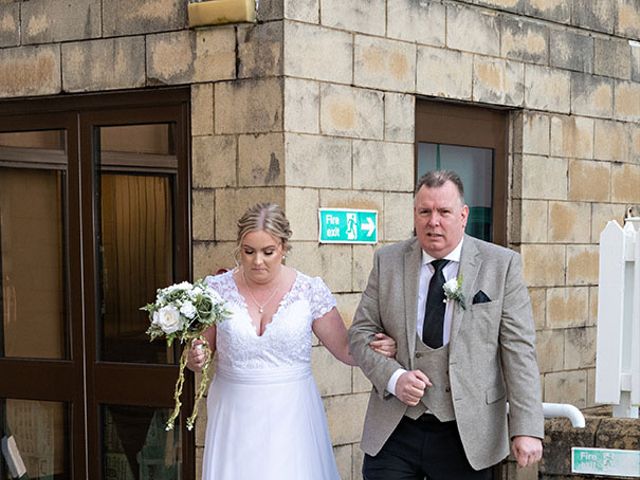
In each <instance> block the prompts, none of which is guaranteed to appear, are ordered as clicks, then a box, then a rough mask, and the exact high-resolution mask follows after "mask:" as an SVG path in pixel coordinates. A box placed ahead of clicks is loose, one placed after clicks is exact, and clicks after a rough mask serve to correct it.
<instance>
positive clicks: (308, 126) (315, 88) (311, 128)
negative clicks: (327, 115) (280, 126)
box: [284, 77, 320, 133]
mask: <svg viewBox="0 0 640 480" xmlns="http://www.w3.org/2000/svg"><path fill="white" fill-rule="evenodd" d="M284 104H285V106H286V107H285V109H284V129H285V131H286V132H299V133H320V85H319V84H318V82H314V81H312V80H302V79H298V78H289V77H287V78H285V79H284Z"/></svg>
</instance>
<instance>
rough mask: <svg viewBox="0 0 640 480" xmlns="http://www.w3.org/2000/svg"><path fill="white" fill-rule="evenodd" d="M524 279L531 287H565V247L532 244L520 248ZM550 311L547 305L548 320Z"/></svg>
mask: <svg viewBox="0 0 640 480" xmlns="http://www.w3.org/2000/svg"><path fill="white" fill-rule="evenodd" d="M520 253H521V254H522V261H523V265H524V279H525V282H526V283H527V285H528V286H530V287H547V286H556V285H564V274H565V271H564V265H565V247H564V245H549V244H531V245H526V244H525V245H522V246H521V248H520ZM548 317H549V310H548V304H547V319H548Z"/></svg>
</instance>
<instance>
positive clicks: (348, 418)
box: [324, 393, 369, 445]
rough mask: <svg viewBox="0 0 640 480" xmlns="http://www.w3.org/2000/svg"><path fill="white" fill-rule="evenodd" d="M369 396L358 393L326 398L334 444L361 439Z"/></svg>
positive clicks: (325, 403)
mask: <svg viewBox="0 0 640 480" xmlns="http://www.w3.org/2000/svg"><path fill="white" fill-rule="evenodd" d="M368 398H369V395H368V394H366V393H357V394H353V395H339V396H335V397H329V398H325V399H324V406H325V409H326V411H327V421H328V423H329V433H330V434H331V438H332V440H333V443H334V444H336V445H342V444H345V443H354V442H358V441H360V436H361V435H362V426H363V424H364V414H365V411H366V407H367V401H368Z"/></svg>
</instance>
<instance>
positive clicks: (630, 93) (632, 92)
mask: <svg viewBox="0 0 640 480" xmlns="http://www.w3.org/2000/svg"><path fill="white" fill-rule="evenodd" d="M614 116H615V118H617V119H618V120H626V121H629V122H639V121H640V83H636V82H616V84H615V104H614Z"/></svg>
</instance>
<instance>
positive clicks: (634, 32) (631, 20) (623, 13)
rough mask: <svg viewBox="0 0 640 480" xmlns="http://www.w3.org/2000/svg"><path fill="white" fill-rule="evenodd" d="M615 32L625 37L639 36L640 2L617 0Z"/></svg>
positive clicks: (635, 0)
mask: <svg viewBox="0 0 640 480" xmlns="http://www.w3.org/2000/svg"><path fill="white" fill-rule="evenodd" d="M615 32H616V33H617V34H618V35H621V36H623V37H627V38H640V4H638V2H637V0H618V15H617V22H616V28H615Z"/></svg>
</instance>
